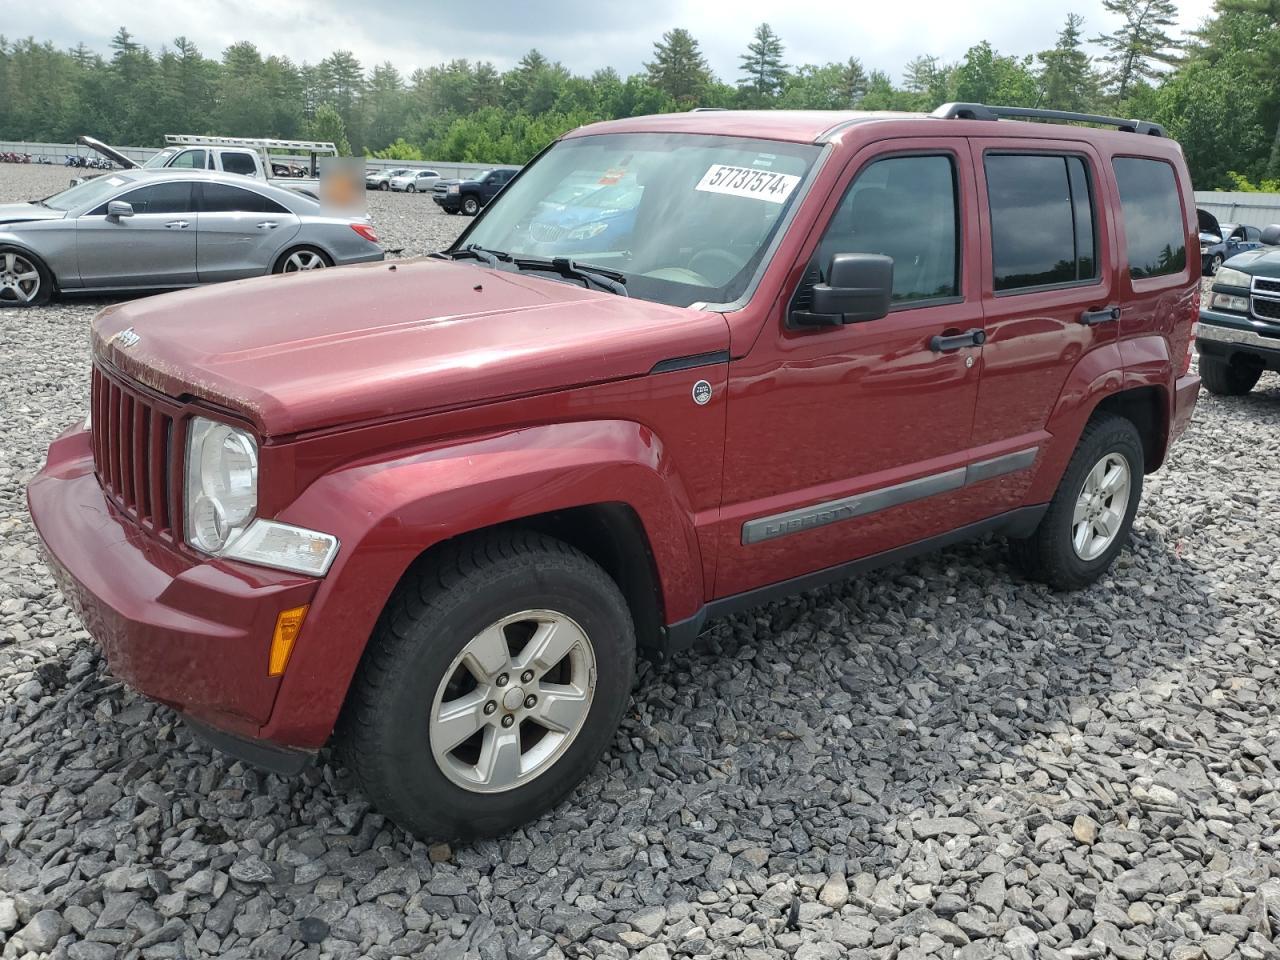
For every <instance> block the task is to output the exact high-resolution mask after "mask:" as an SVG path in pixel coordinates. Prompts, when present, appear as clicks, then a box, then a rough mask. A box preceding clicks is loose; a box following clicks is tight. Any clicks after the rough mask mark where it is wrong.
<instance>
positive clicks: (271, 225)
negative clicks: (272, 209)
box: [258, 220, 280, 230]
mask: <svg viewBox="0 0 1280 960" xmlns="http://www.w3.org/2000/svg"><path fill="white" fill-rule="evenodd" d="M278 226H280V223H279V221H277V220H263V221H262V222H261V223H260V224H258V229H259V230H274V229H275V228H276V227H278Z"/></svg>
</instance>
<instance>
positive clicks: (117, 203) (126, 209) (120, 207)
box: [107, 200, 133, 220]
mask: <svg viewBox="0 0 1280 960" xmlns="http://www.w3.org/2000/svg"><path fill="white" fill-rule="evenodd" d="M107 216H108V217H110V218H112V219H115V220H119V219H120V218H121V217H132V216H133V204H132V203H129V202H128V201H127V200H112V201H111V202H110V203H108V204H107Z"/></svg>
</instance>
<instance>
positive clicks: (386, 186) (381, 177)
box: [364, 167, 409, 190]
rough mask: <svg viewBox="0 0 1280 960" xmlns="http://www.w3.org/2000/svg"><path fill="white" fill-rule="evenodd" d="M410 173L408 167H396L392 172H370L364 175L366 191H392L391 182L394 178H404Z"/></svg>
mask: <svg viewBox="0 0 1280 960" xmlns="http://www.w3.org/2000/svg"><path fill="white" fill-rule="evenodd" d="M408 172H409V168H408V167H395V168H393V169H391V170H369V171H366V172H365V175H364V186H365V189H366V190H390V189H391V180H392V178H394V177H402V176H404V175H405V174H406V173H408Z"/></svg>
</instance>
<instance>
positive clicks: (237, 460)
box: [183, 417, 338, 577]
mask: <svg viewBox="0 0 1280 960" xmlns="http://www.w3.org/2000/svg"><path fill="white" fill-rule="evenodd" d="M183 499H184V502H185V504H186V536H187V543H188V544H189V545H190V546H192V547H194V548H195V549H197V550H199V551H200V552H201V553H207V554H210V555H211V556H215V557H226V558H228V559H231V560H242V561H244V562H245V563H256V564H258V565H260V566H264V567H275V568H276V569H279V570H290V571H293V572H294V573H305V574H308V575H309V576H313V577H322V576H324V575H325V574H326V573H327V572H328V571H329V567H330V565H331V564H332V563H333V560H334V558H335V557H336V556H337V555H338V538H337V537H335V536H333V535H332V534H329V533H320V532H318V531H315V530H307V529H305V528H304V527H295V526H292V525H290V524H287V523H279V522H277V521H275V520H263V519H255V514H256V513H257V510H258V444H257V441H256V440H254V438H253V436H252V435H251V434H249V433H246V432H245V431H244V430H240V429H237V428H236V427H231V426H227V425H226V424H225V423H217V422H215V421H213V420H206V419H205V418H204V417H196V418H195V419H193V420H192V421H191V428H190V430H189V431H188V433H187V488H186V496H185V497H184V498H183Z"/></svg>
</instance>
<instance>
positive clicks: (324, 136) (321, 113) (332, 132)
mask: <svg viewBox="0 0 1280 960" xmlns="http://www.w3.org/2000/svg"><path fill="white" fill-rule="evenodd" d="M307 136H309V137H310V138H311V139H312V140H327V141H330V142H332V143H333V144H334V146H336V147H337V148H338V155H339V156H343V157H345V156H349V155H350V154H351V144H350V143H348V142H347V126H346V124H345V123H343V121H342V114H340V113H338V108H337V107H335V106H334V105H333V104H331V103H322V104H320V106H318V107H316V115H315V116H314V117H312V118H311V122H310V123H309V124H307Z"/></svg>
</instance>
